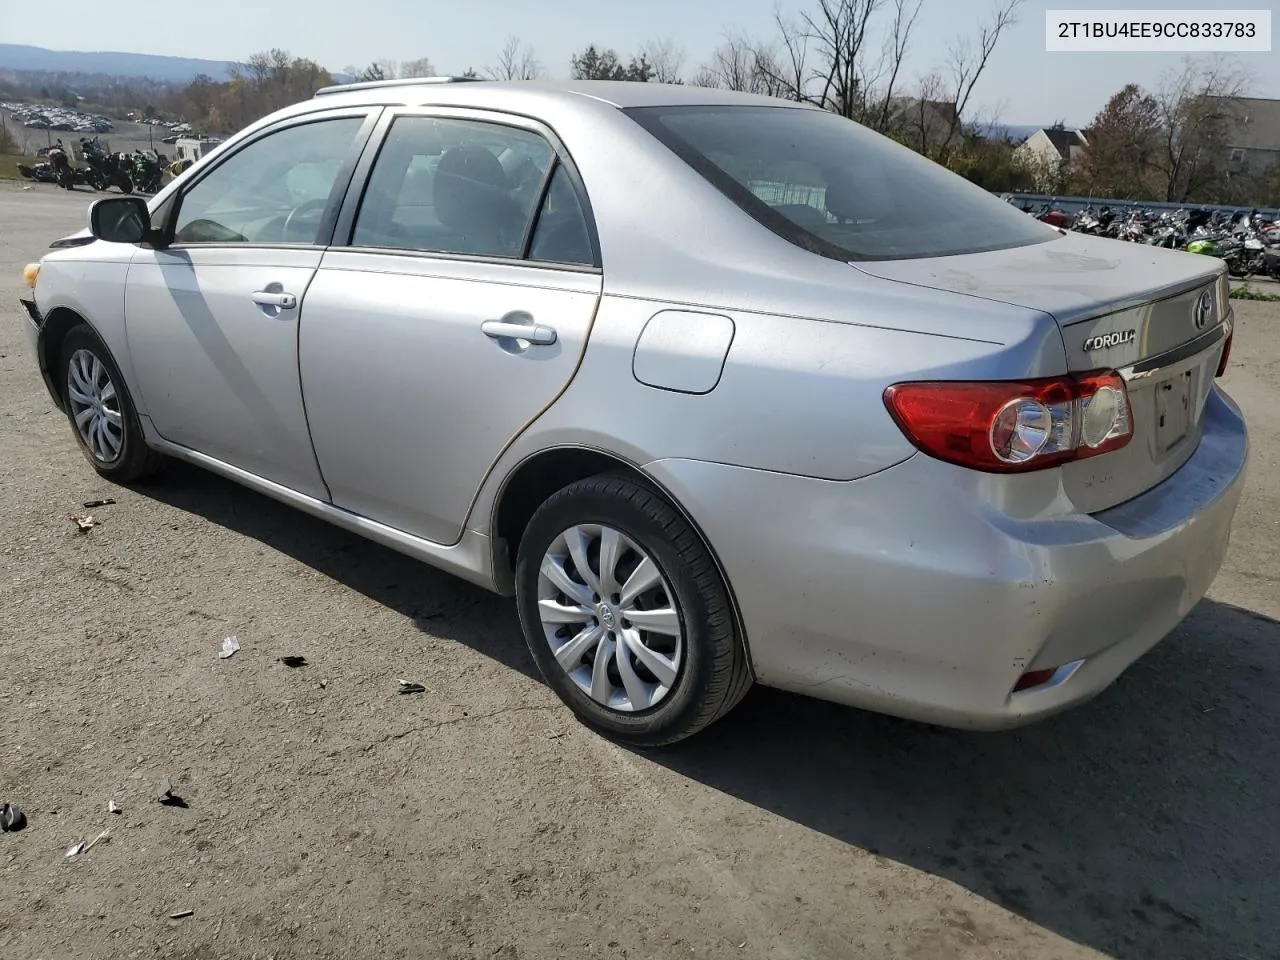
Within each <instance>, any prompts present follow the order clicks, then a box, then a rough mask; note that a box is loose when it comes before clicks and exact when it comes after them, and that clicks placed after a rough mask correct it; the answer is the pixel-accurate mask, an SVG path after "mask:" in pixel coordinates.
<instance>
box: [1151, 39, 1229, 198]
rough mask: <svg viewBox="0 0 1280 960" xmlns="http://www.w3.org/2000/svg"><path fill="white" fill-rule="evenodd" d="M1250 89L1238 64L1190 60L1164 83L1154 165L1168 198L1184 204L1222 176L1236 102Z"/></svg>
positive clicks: (1158, 94)
mask: <svg viewBox="0 0 1280 960" xmlns="http://www.w3.org/2000/svg"><path fill="white" fill-rule="evenodd" d="M1249 86H1250V78H1249V75H1248V74H1247V73H1246V72H1245V71H1244V70H1243V69H1242V68H1241V67H1240V66H1239V64H1238V62H1236V61H1233V60H1226V59H1207V60H1196V59H1194V58H1192V57H1187V58H1185V59H1184V60H1183V62H1182V67H1181V69H1180V70H1175V71H1171V72H1170V73H1168V74H1166V75H1165V77H1164V79H1163V80H1162V81H1161V84H1160V89H1159V90H1157V91H1156V94H1155V102H1156V109H1157V112H1158V116H1159V119H1160V123H1161V126H1162V128H1163V129H1162V134H1161V145H1160V150H1159V153H1158V159H1157V161H1156V163H1157V166H1158V167H1159V168H1160V171H1161V174H1162V179H1163V180H1164V181H1165V183H1166V188H1165V199H1166V200H1168V201H1171V202H1177V203H1184V202H1186V201H1187V200H1189V199H1191V197H1192V196H1195V195H1199V194H1203V193H1204V192H1205V191H1206V190H1207V189H1209V188H1211V187H1212V185H1213V182H1214V180H1216V179H1217V177H1218V176H1219V174H1220V172H1221V165H1222V162H1223V161H1224V160H1225V159H1226V158H1225V156H1224V154H1225V153H1226V149H1227V146H1228V143H1227V138H1228V133H1229V130H1230V127H1231V125H1232V124H1233V123H1234V122H1236V121H1237V119H1238V110H1239V106H1238V101H1237V98H1239V97H1241V96H1243V95H1244V94H1245V93H1246V92H1247V91H1248V88H1249Z"/></svg>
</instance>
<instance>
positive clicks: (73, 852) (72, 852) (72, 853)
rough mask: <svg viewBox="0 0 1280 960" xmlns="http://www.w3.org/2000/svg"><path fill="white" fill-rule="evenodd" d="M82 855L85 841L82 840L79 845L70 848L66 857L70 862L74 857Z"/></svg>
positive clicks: (74, 844)
mask: <svg viewBox="0 0 1280 960" xmlns="http://www.w3.org/2000/svg"><path fill="white" fill-rule="evenodd" d="M82 853H84V841H83V840H81V841H80V842H79V843H73V844H72V845H71V846H70V847H68V848H67V854H66V857H67V859H68V860H70V859H71V858H72V857H78V856H80V854H82Z"/></svg>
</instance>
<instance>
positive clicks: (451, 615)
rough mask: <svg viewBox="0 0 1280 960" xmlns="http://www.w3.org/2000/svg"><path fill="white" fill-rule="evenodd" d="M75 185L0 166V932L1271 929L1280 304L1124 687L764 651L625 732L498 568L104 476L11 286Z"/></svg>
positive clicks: (121, 951) (839, 941)
mask: <svg viewBox="0 0 1280 960" xmlns="http://www.w3.org/2000/svg"><path fill="white" fill-rule="evenodd" d="M88 199H89V198H88V197H87V196H67V195H65V194H61V193H59V192H58V191H56V190H53V189H51V188H45V187H37V188H35V189H33V190H28V191H23V190H21V189H20V188H19V187H17V186H15V185H5V184H0V410H3V415H2V419H0V431H2V434H0V446H2V449H3V450H4V453H5V456H4V458H3V460H2V461H0V488H2V489H3V501H0V502H2V503H3V510H2V511H0V525H2V533H0V544H2V549H3V552H2V553H0V575H2V576H3V583H4V591H3V595H4V613H3V621H2V624H0V625H2V629H3V644H2V645H0V653H2V655H3V657H4V665H3V668H0V800H9V801H13V802H16V803H19V804H20V805H22V807H23V808H24V809H25V810H26V812H27V815H28V817H29V818H30V825H29V827H28V828H27V829H26V830H25V831H23V832H21V833H9V834H2V835H0V891H3V892H2V893H0V904H2V906H0V957H3V958H5V960H36V958H40V960H61V958H76V960H89V958H107V957H111V958H116V957H121V958H132V957H163V958H166V960H177V958H192V960H195V958H201V960H214V958H222V957H226V958H235V960H242V958H244V960H248V958H264V960H265V958H267V957H274V958H277V960H284V958H342V960H364V958H370V960H375V958H376V960H389V958H401V957H403V958H410V957H412V958H420V957H459V958H461V957H501V958H507V960H511V958H566V957H610V958H612V957H617V958H623V957H629V958H646V960H647V958H668V957H670V958H675V957H681V958H685V957H699V958H702V957H705V958H721V957H746V958H758V957H769V958H816V957H824V958H825V957H838V958H858V960H878V958H887V957H896V958H916V960H940V958H953V957H954V958H975V960H977V958H983V960H989V958H993V957H1004V958H1024V957H1026V958H1037V960H1039V958H1050V960H1066V958H1082V957H1097V956H1109V957H1116V958H1135V960H1136V958H1161V960H1180V958H1186V960H1210V958H1223V960H1270V958H1275V957H1280V953H1277V947H1276V939H1275V934H1276V932H1277V930H1280V896H1277V893H1276V883H1275V881H1276V864H1277V863H1280V831H1277V829H1276V814H1277V811H1280V749H1278V748H1277V730H1280V698H1278V697H1276V695H1275V691H1276V689H1277V688H1278V687H1280V648H1278V647H1277V641H1280V623H1278V622H1277V620H1276V619H1273V618H1276V617H1280V590H1278V589H1277V586H1276V583H1277V575H1278V574H1280V548H1278V547H1277V534H1280V483H1278V482H1277V474H1276V464H1277V456H1276V450H1277V444H1278V441H1280V387H1278V385H1277V374H1278V372H1280V335H1278V330H1280V304H1266V303H1247V304H1240V305H1238V308H1237V309H1238V312H1239V317H1240V327H1239V332H1238V334H1237V338H1236V340H1237V346H1236V353H1235V362H1234V364H1233V367H1232V370H1231V372H1230V374H1229V376H1228V378H1227V384H1228V387H1229V389H1230V390H1231V391H1232V392H1233V393H1234V395H1235V396H1236V397H1237V398H1238V399H1239V401H1240V402H1241V403H1242V404H1243V405H1244V407H1245V410H1246V411H1247V413H1248V415H1249V419H1250V422H1251V426H1252V431H1253V443H1254V448H1253V449H1254V456H1253V461H1252V466H1251V477H1250V485H1249V491H1248V493H1247V495H1246V497H1245V500H1244V502H1243V503H1242V506H1241V512H1240V515H1239V517H1238V520H1237V525H1236V531H1235V538H1234V541H1233V546H1232V550H1231V553H1230V555H1229V557H1228V559H1227V563H1226V567H1225V569H1224V570H1223V573H1222V575H1221V576H1220V578H1219V579H1218V581H1217V583H1216V585H1215V586H1214V588H1213V590H1212V593H1211V598H1210V599H1208V600H1206V601H1205V602H1204V603H1203V604H1202V605H1201V606H1200V607H1199V608H1198V609H1197V610H1196V611H1195V612H1194V613H1193V615H1192V616H1191V617H1190V619H1189V620H1188V621H1187V622H1186V623H1185V624H1184V625H1183V626H1182V627H1181V628H1180V629H1179V630H1178V631H1177V632H1176V633H1175V634H1174V635H1173V636H1172V637H1171V638H1170V639H1169V640H1168V641H1167V642H1165V643H1164V644H1163V645H1161V646H1160V647H1158V648H1157V649H1156V650H1155V651H1154V652H1153V653H1152V654H1151V655H1150V656H1149V657H1147V658H1146V659H1145V660H1143V661H1141V662H1140V663H1139V664H1137V665H1136V666H1135V667H1134V668H1133V669H1132V670H1131V671H1130V672H1129V673H1128V674H1127V675H1126V676H1125V677H1124V678H1123V679H1122V680H1121V681H1120V682H1119V683H1118V684H1117V685H1116V686H1115V687H1114V688H1113V689H1112V690H1110V691H1109V692H1107V693H1106V694H1104V695H1103V696H1102V697H1100V698H1098V699H1097V700H1095V701H1094V702H1093V703H1091V704H1089V705H1087V706H1085V707H1083V708H1081V709H1079V710H1076V711H1074V712H1072V713H1069V714H1067V715H1064V716H1062V717H1059V718H1056V719H1053V720H1051V721H1047V722H1045V723H1042V724H1040V725H1038V726H1034V727H1031V728H1028V729H1025V730H1022V731H1019V732H1016V733H1009V734H981V735H977V734H963V733H956V732H951V731H944V730H937V729H933V728H929V727H924V726H920V725H916V724H911V723H905V722H900V721H895V720H891V719H887V718H883V717H878V716H873V715H870V714H865V713H860V712H857V711H853V710H845V709H841V708H838V707H834V706H828V705H825V704H821V703H817V702H813V701H807V700H803V699H800V698H797V697H792V696H784V695H781V694H776V693H771V692H769V691H764V690H759V689H757V690H756V691H754V692H753V693H752V694H751V695H750V696H749V697H748V699H747V701H746V702H745V703H744V704H743V705H742V706H741V707H740V708H739V709H738V710H737V712H736V713H735V714H733V715H732V716H731V717H730V718H729V719H727V720H725V721H724V722H722V723H720V724H719V725H717V726H716V727H714V728H712V729H711V730H710V731H708V732H707V733H706V734H705V735H704V736H702V737H700V738H698V739H696V740H695V741H693V742H691V743H688V744H686V745H684V746H682V747H679V748H676V749H674V750H670V751H667V752H664V753H655V754H651V755H642V754H638V753H634V752H629V751H627V750H624V749H621V748H619V747H616V746H613V745H611V744H609V743H607V742H605V741H603V740H601V739H599V738H598V737H595V736H593V735H591V734H589V733H587V732H585V731H584V730H582V729H581V728H579V727H578V726H576V725H575V724H574V723H573V722H572V721H571V720H570V719H569V718H568V716H567V715H566V713H565V712H564V711H562V710H561V708H560V707H559V705H558V703H557V702H556V701H555V700H554V698H553V697H552V695H551V694H550V693H549V691H548V690H547V689H546V688H545V687H544V686H543V685H542V684H541V682H539V680H537V679H536V674H535V671H534V667H533V664H532V662H531V660H530V659H529V657H528V655H527V653H526V651H525V649H524V646H523V643H522V641H521V638H520V635H519V633H518V629H517V626H516V620H515V614H514V611H513V609H512V608H511V607H510V606H509V605H508V604H507V603H506V602H505V601H501V600H499V599H496V598H493V597H491V596H489V595H488V594H486V593H484V592H482V591H480V590H477V589H473V588H471V587H469V586H467V585H464V584H462V583H461V582H458V581H455V580H453V579H450V578H449V577H446V576H444V575H442V574H438V573H435V572H433V571H432V570H430V569H428V568H425V567H423V566H420V565H417V564H415V563H413V562H411V561H409V560H407V559H404V558H402V557H400V556H398V555H396V554H394V553H391V552H389V551H386V550H384V549H381V548H379V547H376V546H373V545H371V544H368V543H366V542H364V541H361V540H359V539H357V538H356V537H354V536H351V535H348V534H346V533H343V532H340V531H337V530H334V529H332V528H329V527H327V526H324V525H322V524H321V523H319V522H318V521H315V520H311V519H309V518H307V517H305V516H303V515H301V514H298V513H295V512H292V511H290V510H289V509H287V508H285V507H283V506H279V505H277V504H275V503H273V502H271V501H269V500H266V499H264V498H262V497H259V496H257V495H255V494H252V493H249V492H248V491H245V490H243V489H241V488H239V487H236V486H234V485H232V484H230V483H227V482H224V481H222V480H219V479H215V478H213V477H211V476H208V475H205V474H202V473H199V472H197V471H195V470H192V469H185V468H174V469H173V470H172V471H171V472H170V473H169V474H168V475H167V476H166V477H165V478H164V479H162V480H161V481H159V482H156V483H153V484H151V485H148V486H145V487H140V488H138V489H136V490H124V489H116V488H112V487H111V486H109V485H107V484H104V483H102V482H100V481H98V480H97V479H96V477H95V475H94V474H93V472H92V471H91V470H90V469H89V467H88V466H87V465H86V464H85V463H84V461H83V460H82V459H81V457H80V454H79V453H78V452H77V450H76V448H75V446H74V445H73V443H72V439H71V434H70V432H69V428H68V425H67V423H66V422H65V420H64V419H62V418H61V417H60V416H59V415H58V414H56V413H55V412H54V411H53V409H52V407H51V406H50V403H49V401H48V398H47V396H46V395H45V393H44V388H43V386H42V385H41V383H40V380H39V377H38V375H37V373H36V368H35V363H34V360H33V358H32V357H31V356H30V355H29V353H28V350H27V348H26V345H25V339H24V337H25V334H24V331H23V330H22V325H23V323H24V322H25V321H24V320H23V319H22V317H21V315H20V312H19V308H18V306H17V304H16V297H17V295H18V292H19V278H18V272H19V270H20V268H21V265H22V264H23V263H24V262H26V261H27V260H29V259H33V258H35V257H37V256H38V255H39V254H40V252H41V251H42V250H43V249H44V247H45V246H46V245H47V244H48V242H49V241H50V240H52V239H53V238H55V237H57V236H59V235H62V234H64V233H66V232H69V231H71V230H73V229H75V228H77V227H79V226H80V225H81V224H82V223H83V222H84V207H85V203H86V201H87V200H88ZM103 497H114V498H115V499H116V500H118V501H119V502H118V503H117V504H116V505H114V506H107V507H103V508H100V509H95V510H93V511H92V513H93V514H94V516H95V517H96V518H97V519H99V520H100V521H101V526H99V527H97V528H96V529H94V530H93V531H92V532H90V533H88V534H79V533H77V532H76V530H75V528H74V527H73V525H72V523H71V521H70V520H69V519H68V517H69V515H70V514H72V513H76V512H82V511H81V509H80V507H81V503H82V502H83V501H85V500H89V499H94V498H103ZM231 634H235V635H236V636H237V637H238V638H239V641H240V643H241V644H242V649H241V651H240V652H239V653H238V654H236V656H235V657H234V658H232V659H230V660H225V661H224V660H219V659H218V657H217V650H218V646H219V644H220V642H221V641H222V639H223V638H224V637H226V636H228V635H231ZM289 654H294V655H303V656H306V657H307V659H308V660H309V661H310V666H306V667H302V668H299V669H289V668H287V667H285V666H284V665H282V664H281V663H280V662H278V660H277V658H278V657H280V656H282V655H289ZM401 677H403V678H409V679H413V680H418V681H421V682H422V683H423V684H425V685H426V687H427V692H426V694H424V695H421V696H416V697H415V696H400V695H398V694H397V692H396V690H397V683H396V681H397V679H398V678H401ZM162 776H167V777H169V778H170V780H171V781H172V784H173V786H174V789H175V792H176V793H178V794H179V795H180V796H181V797H182V798H183V800H184V802H185V806H181V807H180V806H162V805H160V804H158V803H155V802H153V801H152V800H151V799H150V793H151V791H152V789H153V787H154V784H155V783H156V782H157V781H158V780H159V779H160V778H161V777H162ZM112 799H114V800H115V801H116V802H117V803H118V804H119V805H120V806H121V807H122V809H123V812H122V813H121V814H119V815H113V814H110V813H108V812H107V803H108V801H109V800H112ZM108 828H110V830H111V837H110V839H109V840H108V841H107V842H104V843H101V844H99V845H98V846H95V847H94V848H93V849H92V850H91V851H90V852H89V853H87V854H85V855H83V856H81V857H79V858H78V859H75V860H68V859H66V858H65V857H64V853H65V851H66V850H67V848H68V847H69V846H70V845H71V844H73V843H75V842H77V841H82V840H90V839H92V838H93V837H95V836H97V835H98V834H99V833H100V832H101V831H103V830H105V829H108ZM185 910H193V911H194V913H193V914H192V915H191V916H189V917H186V918H184V919H180V920H171V919H169V916H170V914H172V913H176V912H179V911H185Z"/></svg>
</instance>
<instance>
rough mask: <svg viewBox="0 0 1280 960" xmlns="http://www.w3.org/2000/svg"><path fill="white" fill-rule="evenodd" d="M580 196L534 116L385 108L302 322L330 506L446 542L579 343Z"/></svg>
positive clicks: (591, 288) (596, 284) (588, 307)
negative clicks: (362, 186) (389, 117)
mask: <svg viewBox="0 0 1280 960" xmlns="http://www.w3.org/2000/svg"><path fill="white" fill-rule="evenodd" d="M584 210H585V206H584V204H583V203H582V202H581V192H580V188H579V187H578V186H577V185H576V184H575V180H574V177H573V175H572V174H571V172H570V168H569V167H568V166H566V165H565V163H564V162H563V161H561V160H560V159H558V158H557V151H556V148H555V147H554V146H553V144H552V142H551V140H550V138H549V135H548V134H546V133H545V132H543V131H540V130H539V129H538V128H537V127H536V125H533V124H529V123H523V122H521V121H516V120H502V121H499V120H496V119H484V120H481V119H476V118H463V117H461V116H453V117H443V116H420V115H403V116H399V117H397V118H396V119H395V120H394V122H393V123H392V125H391V126H390V129H389V131H388V133H387V136H386V140H385V142H384V143H383V145H382V147H381V149H380V151H379V153H378V159H377V162H376V164H375V165H374V167H373V170H372V172H371V175H370V178H369V184H368V187H367V189H366V190H365V193H364V199H363V201H362V205H361V207H360V209H359V211H358V213H357V214H356V215H355V217H354V224H353V227H352V230H351V234H350V236H351V243H350V245H349V246H348V247H346V248H345V249H343V248H342V247H340V246H338V241H337V240H336V239H335V246H334V247H333V248H331V249H330V250H329V251H328V252H327V253H326V254H325V257H324V260H323V262H322V264H321V266H320V270H319V271H318V273H317V274H316V278H315V280H314V281H313V283H312V286H311V289H310V290H309V292H308V294H307V306H306V312H305V315H304V317H303V322H302V329H301V343H300V356H299V359H300V367H301V371H302V387H303V391H304V393H305V395H306V403H307V417H308V420H309V423H310V427H311V436H312V440H313V442H314V446H315V451H316V456H317V458H318V460H319V463H320V469H321V471H322V472H323V474H324V478H325V481H326V483H327V484H328V487H329V490H330V492H331V494H332V498H333V502H334V504H335V505H337V506H341V507H343V508H345V509H348V510H351V511H353V512H355V513H358V514H361V515H363V516H366V517H369V518H370V519H373V520H377V521H379V522H381V523H385V524H387V525H389V526H392V527H395V528H397V529H400V530H404V531H406V532H409V533H412V534H415V535H417V536H420V537H424V538H426V539H429V540H432V541H435V542H438V543H446V544H447V543H454V542H456V541H457V539H458V538H459V537H460V536H461V533H462V528H463V524H464V523H465V520H466V516H467V512H468V510H469V509H470V506H471V503H472V500H473V499H474V497H475V495H476V493H477V491H478V490H479V488H480V486H481V484H482V483H483V481H484V478H485V475H486V473H487V472H488V470H489V468H490V467H491V465H492V464H493V463H494V461H495V460H496V459H497V458H498V456H499V454H500V453H501V452H502V450H503V448H504V447H505V446H506V445H507V443H508V442H509V441H510V440H511V439H512V438H513V437H515V436H516V435H518V434H519V432H520V431H521V430H522V429H523V428H524V427H525V426H526V425H527V424H528V423H530V422H531V421H532V420H533V419H534V418H535V417H537V416H538V415H539V414H540V413H541V412H542V411H543V410H544V409H546V407H547V406H548V405H550V404H551V403H552V402H554V400H555V399H556V397H557V396H559V394H560V392H561V391H562V390H563V389H564V387H565V386H566V385H567V384H568V382H569V380H570V379H571V378H572V377H573V373H574V371H575V370H576V369H577V365H578V362H579V359H580V357H581V355H582V352H583V350H584V349H585V346H586V341H587V335H588V332H589V330H590V327H591V323H592V320H593V318H594V316H595V310H596V304H597V301H598V299H599V296H600V289H601V274H600V271H599V269H598V267H597V265H596V255H595V252H594V250H593V244H592V241H591V235H590V230H589V227H588V225H587V217H586V215H585V213H584ZM346 219H347V217H346V214H345V213H344V217H343V220H346Z"/></svg>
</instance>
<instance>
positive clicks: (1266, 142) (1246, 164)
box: [1222, 97, 1280, 175]
mask: <svg viewBox="0 0 1280 960" xmlns="http://www.w3.org/2000/svg"><path fill="white" fill-rule="evenodd" d="M1222 99H1224V100H1227V101H1228V103H1229V107H1228V109H1226V110H1224V111H1223V112H1224V113H1225V114H1226V116H1227V118H1228V119H1227V121H1226V134H1225V136H1224V140H1225V143H1224V144H1223V147H1224V150H1225V154H1226V155H1225V156H1224V157H1223V158H1222V159H1223V161H1224V162H1225V163H1226V165H1227V170H1228V172H1229V173H1231V174H1241V175H1254V174H1263V173H1266V172H1267V171H1268V170H1271V169H1273V168H1275V167H1277V166H1280V100H1263V99H1261V98H1259V97H1229V98H1228V97H1224V98H1222Z"/></svg>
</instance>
